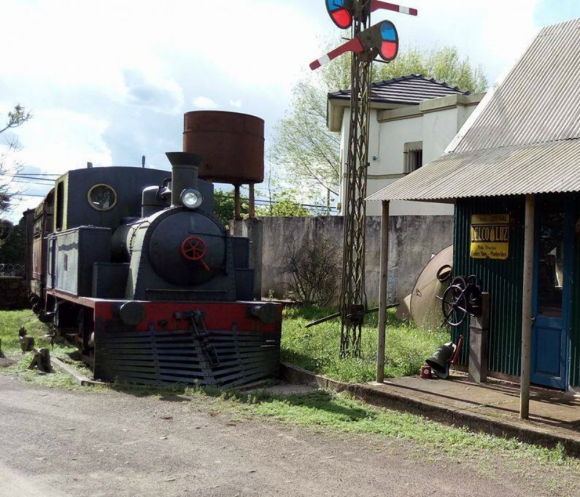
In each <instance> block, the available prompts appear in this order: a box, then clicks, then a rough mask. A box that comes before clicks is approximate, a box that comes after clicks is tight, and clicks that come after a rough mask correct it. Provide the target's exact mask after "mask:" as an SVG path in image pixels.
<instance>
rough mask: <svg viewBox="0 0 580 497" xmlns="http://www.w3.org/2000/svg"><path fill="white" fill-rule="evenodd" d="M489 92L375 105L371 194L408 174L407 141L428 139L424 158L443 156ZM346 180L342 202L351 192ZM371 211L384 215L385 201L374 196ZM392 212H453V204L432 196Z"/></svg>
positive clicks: (346, 119)
mask: <svg viewBox="0 0 580 497" xmlns="http://www.w3.org/2000/svg"><path fill="white" fill-rule="evenodd" d="M482 97H483V95H478V96H471V97H463V96H449V97H443V98H437V99H433V100H428V101H425V102H422V103H421V104H420V105H415V106H406V107H403V108H398V109H393V110H385V109H376V108H375V109H372V110H371V115H370V127H369V164H370V165H369V169H368V180H367V195H370V194H372V193H375V192H377V191H379V190H381V189H382V188H384V187H386V186H388V185H389V184H391V183H393V182H394V181H396V180H398V179H400V178H402V177H403V176H404V163H405V154H404V150H405V143H408V142H423V164H427V163H429V162H431V161H432V160H434V159H436V158H437V157H439V156H441V155H442V154H443V153H444V151H445V149H446V148H447V146H448V145H449V143H450V142H451V140H452V139H453V138H454V137H455V135H456V134H457V133H458V132H459V130H460V129H461V126H463V124H464V123H465V121H466V120H467V118H468V117H469V116H470V115H471V113H472V112H473V111H474V110H475V108H476V106H477V103H478V102H479V101H480V100H481V98H482ZM349 125H350V109H349V108H346V109H344V114H343V119H342V129H341V159H342V160H341V162H342V164H345V163H346V159H347V157H346V150H347V146H348V134H349ZM344 183H345V182H344V181H343V182H342V185H341V203H342V202H343V199H344V198H345V190H344V188H345V184H344ZM366 209H367V215H368V216H380V214H381V206H380V203H379V202H369V203H368V204H367V206H366ZM391 215H392V216H405V215H413V216H421V215H453V206H451V205H449V204H441V203H427V202H397V201H393V202H392V203H391Z"/></svg>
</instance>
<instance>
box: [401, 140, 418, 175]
mask: <svg viewBox="0 0 580 497" xmlns="http://www.w3.org/2000/svg"><path fill="white" fill-rule="evenodd" d="M404 154H405V170H404V171H403V172H404V173H405V174H409V173H412V172H413V171H416V170H417V169H419V168H420V167H421V166H422V165H423V142H407V143H405V152H404Z"/></svg>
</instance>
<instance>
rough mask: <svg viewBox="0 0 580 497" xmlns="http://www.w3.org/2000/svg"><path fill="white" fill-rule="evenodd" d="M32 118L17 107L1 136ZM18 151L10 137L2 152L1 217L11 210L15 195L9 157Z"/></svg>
mask: <svg viewBox="0 0 580 497" xmlns="http://www.w3.org/2000/svg"><path fill="white" fill-rule="evenodd" d="M31 117H32V115H31V114H30V112H27V111H26V109H25V108H24V107H23V106H22V105H20V104H17V105H15V106H14V109H13V110H11V111H10V112H8V118H7V119H6V122H5V124H4V126H3V127H0V134H2V133H4V132H6V131H9V130H12V129H14V128H18V127H19V126H22V125H23V124H24V123H25V122H26V121H28V120H29V119H30V118H31ZM16 150H18V142H17V140H16V138H14V137H10V138H8V139H7V140H6V148H5V150H4V151H2V152H0V216H2V214H3V213H4V212H5V211H7V210H8V209H9V208H10V199H11V198H12V197H13V196H14V194H15V192H14V190H13V189H12V188H11V187H10V179H8V176H7V173H8V172H9V169H10V168H9V165H8V160H9V157H10V156H11V154H13V153H14V152H15V151H16ZM12 169H14V167H13V168H12ZM16 169H18V167H16ZM12 172H14V171H12Z"/></svg>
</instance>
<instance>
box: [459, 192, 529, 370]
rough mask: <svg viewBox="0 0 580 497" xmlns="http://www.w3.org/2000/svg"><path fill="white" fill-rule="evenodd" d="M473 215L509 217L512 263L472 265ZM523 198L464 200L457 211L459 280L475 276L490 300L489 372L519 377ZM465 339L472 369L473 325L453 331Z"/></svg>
mask: <svg viewBox="0 0 580 497" xmlns="http://www.w3.org/2000/svg"><path fill="white" fill-rule="evenodd" d="M472 214H510V223H511V227H510V234H509V256H508V259H507V260H505V261H504V260H490V259H472V258H471V257H470V254H469V248H470V241H471V235H470V228H471V216H472ZM523 222H524V198H523V197H506V198H500V199H497V198H492V199H468V200H459V201H458V202H457V205H456V211H455V234H454V251H453V259H454V263H453V274H454V276H457V275H463V276H469V275H471V274H474V275H476V276H478V277H479V278H480V279H481V284H482V290H483V291H484V292H489V294H490V308H491V315H490V335H489V360H488V366H489V369H490V371H495V372H498V373H503V374H508V375H515V376H519V374H520V366H521V336H522V274H523V246H524V243H523V240H524V238H523V236H524V227H523ZM460 334H462V335H463V336H464V339H465V342H464V345H465V346H464V348H463V353H462V363H463V364H467V357H468V351H469V320H468V319H466V320H465V322H464V323H463V324H462V325H461V326H460V327H458V328H455V329H454V330H453V339H454V340H456V339H457V338H458V337H459V335H460Z"/></svg>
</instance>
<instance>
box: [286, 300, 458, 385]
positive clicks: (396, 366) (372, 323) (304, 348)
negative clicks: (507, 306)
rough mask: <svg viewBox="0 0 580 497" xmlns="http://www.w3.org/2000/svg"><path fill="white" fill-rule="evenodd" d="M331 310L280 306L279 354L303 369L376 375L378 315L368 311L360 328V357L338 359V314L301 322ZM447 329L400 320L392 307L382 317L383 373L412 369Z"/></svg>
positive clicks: (346, 377)
mask: <svg viewBox="0 0 580 497" xmlns="http://www.w3.org/2000/svg"><path fill="white" fill-rule="evenodd" d="M332 312H334V311H333V310H331V309H317V308H313V307H292V308H287V309H286V310H285V311H284V321H283V322H282V351H281V352H282V360H283V361H285V362H289V363H291V364H295V365H296V366H300V367H302V368H304V369H307V370H309V371H313V372H315V373H318V374H322V375H325V376H329V377H331V378H333V379H336V380H340V381H346V382H361V383H362V382H368V381H372V380H374V379H375V377H376V360H377V340H378V339H377V336H378V335H377V333H378V332H377V327H378V322H377V320H378V315H377V314H369V315H367V316H366V318H365V325H364V326H363V329H362V357H360V358H349V359H343V360H341V359H340V319H338V318H337V319H334V320H332V321H328V322H326V323H322V324H319V325H317V326H313V327H312V328H306V325H307V324H308V323H309V322H311V321H314V320H315V319H319V318H321V317H324V316H328V315H329V314H331V313H332ZM449 339H450V338H449V332H448V331H445V330H443V331H423V330H420V329H417V328H415V327H413V326H411V325H409V323H408V322H406V321H401V320H399V319H397V317H396V316H395V312H394V310H391V311H389V313H388V319H387V337H386V353H385V356H386V359H385V377H386V378H397V377H401V376H408V375H416V374H418V372H419V369H420V368H421V365H422V364H424V362H425V359H426V358H427V357H429V356H431V354H433V352H434V351H435V350H436V349H437V347H439V345H441V344H442V343H445V342H448V341H449Z"/></svg>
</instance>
